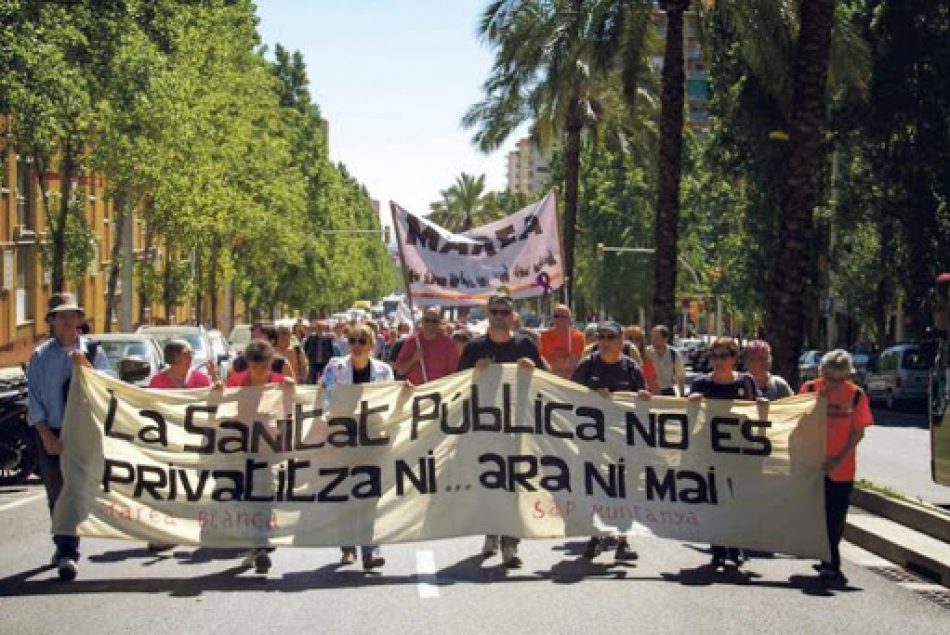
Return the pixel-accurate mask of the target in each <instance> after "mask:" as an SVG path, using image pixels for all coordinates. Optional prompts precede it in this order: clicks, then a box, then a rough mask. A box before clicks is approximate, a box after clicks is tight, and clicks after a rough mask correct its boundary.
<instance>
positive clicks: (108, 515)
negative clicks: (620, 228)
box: [54, 365, 828, 558]
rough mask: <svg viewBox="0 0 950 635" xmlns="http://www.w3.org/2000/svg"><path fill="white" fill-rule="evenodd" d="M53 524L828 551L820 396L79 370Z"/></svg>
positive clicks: (148, 533)
mask: <svg viewBox="0 0 950 635" xmlns="http://www.w3.org/2000/svg"><path fill="white" fill-rule="evenodd" d="M77 374H78V378H79V381H74V382H73V384H72V387H71V391H72V392H71V394H70V398H69V404H68V407H67V422H66V426H65V433H64V437H63V439H64V445H65V451H64V454H63V457H62V467H63V472H64V475H65V480H66V484H65V488H64V491H63V494H62V495H61V496H60V499H59V500H58V502H57V505H56V508H55V513H54V533H58V534H79V535H83V536H100V537H106V538H118V539H125V540H140V541H150V542H161V543H174V544H183V545H186V544H191V545H208V546H217V547H248V546H265V545H271V546H333V545H344V544H369V543H377V544H387V543H398V542H406V541H418V540H427V539H436V538H446V537H451V536H465V535H473V534H506V535H511V536H520V537H522V538H562V537H566V536H587V535H591V534H598V533H614V532H625V533H628V534H631V535H637V534H639V535H653V536H660V537H665V538H672V539H676V540H684V541H696V542H705V543H714V544H724V545H733V546H738V547H745V548H749V549H758V550H763V551H774V552H781V553H788V554H794V555H798V556H803V557H813V558H824V557H827V555H828V544H827V537H826V531H825V521H824V494H823V492H824V489H823V478H824V477H823V473H822V470H821V464H822V461H823V459H824V453H825V452H824V439H825V420H824V402H823V400H822V399H821V398H820V397H818V396H816V395H803V396H797V397H792V398H789V399H784V400H781V401H778V402H773V403H771V404H769V405H761V406H760V405H757V404H754V403H750V402H730V401H715V400H705V401H703V402H702V403H701V404H694V403H691V402H688V401H687V400H685V399H677V398H672V397H654V398H653V399H650V400H640V399H637V398H636V397H635V396H634V395H632V394H620V393H618V394H615V395H613V398H611V399H607V398H604V397H601V396H600V395H598V394H597V393H596V392H592V391H589V390H587V389H586V388H584V387H581V386H578V385H577V384H574V383H571V382H568V381H565V380H563V379H561V378H559V377H557V376H555V375H551V374H548V373H545V372H542V371H537V370H535V371H531V370H527V369H519V368H517V367H516V366H514V365H503V366H497V365H496V366H492V367H490V368H489V369H488V370H486V371H483V372H478V371H466V372H462V373H457V374H455V375H451V376H449V377H445V378H443V379H440V380H438V381H435V382H432V383H429V384H426V385H423V386H420V387H417V388H413V387H411V386H409V385H407V384H404V383H401V382H395V383H381V384H363V385H358V386H338V387H337V388H336V390H335V391H334V394H333V403H332V404H331V407H330V412H329V413H324V412H322V410H321V407H320V404H321V403H322V395H320V393H319V392H318V391H317V390H316V389H314V388H313V387H310V386H297V387H296V388H294V389H286V388H279V387H268V388H245V389H239V390H208V389H205V390H195V391H148V390H142V389H139V388H136V387H134V386H130V385H128V384H124V383H121V382H118V381H115V380H112V379H110V378H108V377H106V376H103V375H100V374H98V373H96V372H93V371H91V370H88V369H85V368H83V369H78V370H77Z"/></svg>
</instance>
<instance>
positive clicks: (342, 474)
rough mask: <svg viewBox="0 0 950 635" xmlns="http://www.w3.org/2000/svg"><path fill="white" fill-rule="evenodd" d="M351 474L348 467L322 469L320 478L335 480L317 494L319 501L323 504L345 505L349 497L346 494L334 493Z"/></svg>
mask: <svg viewBox="0 0 950 635" xmlns="http://www.w3.org/2000/svg"><path fill="white" fill-rule="evenodd" d="M349 472H350V468H348V467H324V468H320V472H319V473H320V476H332V477H333V478H332V479H331V480H330V482H329V483H327V484H326V485H324V486H323V488H322V489H321V490H320V493H319V494H317V500H318V501H319V502H321V503H345V502H346V501H347V499H348V498H349V497H348V496H347V495H346V494H334V493H333V491H334V490H335V489H336V487H337V486H338V485H339V484H340V483H342V482H343V481H345V480H346V477H347V475H348V474H349Z"/></svg>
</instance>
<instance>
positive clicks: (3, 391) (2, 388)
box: [0, 376, 39, 485]
mask: <svg viewBox="0 0 950 635" xmlns="http://www.w3.org/2000/svg"><path fill="white" fill-rule="evenodd" d="M36 443H37V441H36V437H35V435H34V434H33V430H31V429H30V427H29V425H28V423H27V418H26V377H25V376H24V377H14V378H10V379H4V380H0V485H20V484H22V483H25V482H26V480H27V479H28V478H30V475H31V474H33V473H34V472H35V471H36V469H37V465H38V462H39V458H38V453H37V448H36Z"/></svg>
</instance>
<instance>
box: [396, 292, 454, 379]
mask: <svg viewBox="0 0 950 635" xmlns="http://www.w3.org/2000/svg"><path fill="white" fill-rule="evenodd" d="M458 363H459V353H458V349H457V348H456V347H455V344H454V343H453V342H452V338H451V337H449V336H448V335H446V334H445V333H444V332H443V330H442V316H441V310H440V309H439V307H437V306H430V307H426V309H425V311H424V312H423V313H422V329H421V331H419V332H417V333H416V335H415V336H414V337H411V338H409V339H407V340H406V341H405V343H404V344H403V345H402V347H401V348H400V350H399V356H398V357H397V358H396V359H395V360H394V361H393V362H392V367H393V371H394V372H395V374H396V375H398V376H400V377H405V378H406V381H408V382H409V383H410V384H412V385H413V386H421V385H422V384H425V383H428V382H430V381H435V380H436V379H440V378H442V377H445V376H446V375H451V374H452V373H454V372H455V370H456V368H458Z"/></svg>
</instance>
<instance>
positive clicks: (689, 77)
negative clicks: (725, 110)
mask: <svg viewBox="0 0 950 635" xmlns="http://www.w3.org/2000/svg"><path fill="white" fill-rule="evenodd" d="M653 20H654V28H655V29H656V32H657V35H658V36H659V38H660V41H665V40H666V13H664V12H663V11H661V10H660V9H659V7H657V8H656V9H655V10H654V14H653ZM683 60H684V63H685V65H686V111H687V122H688V123H689V126H690V128H692V130H693V132H694V133H696V134H700V135H702V134H705V133H706V132H707V131H708V130H709V126H710V124H711V121H710V119H709V100H710V98H711V96H712V93H711V90H710V82H709V77H708V75H707V71H706V60H705V58H704V57H703V48H702V42H701V41H700V38H699V16H698V15H697V14H696V13H695V12H693V11H690V12H687V13H686V14H685V15H684V16H683ZM650 67H651V68H652V69H653V72H654V73H656V74H657V75H659V74H660V73H662V72H663V54H662V51H660V54H658V55H654V56H653V57H652V58H651V59H650Z"/></svg>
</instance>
